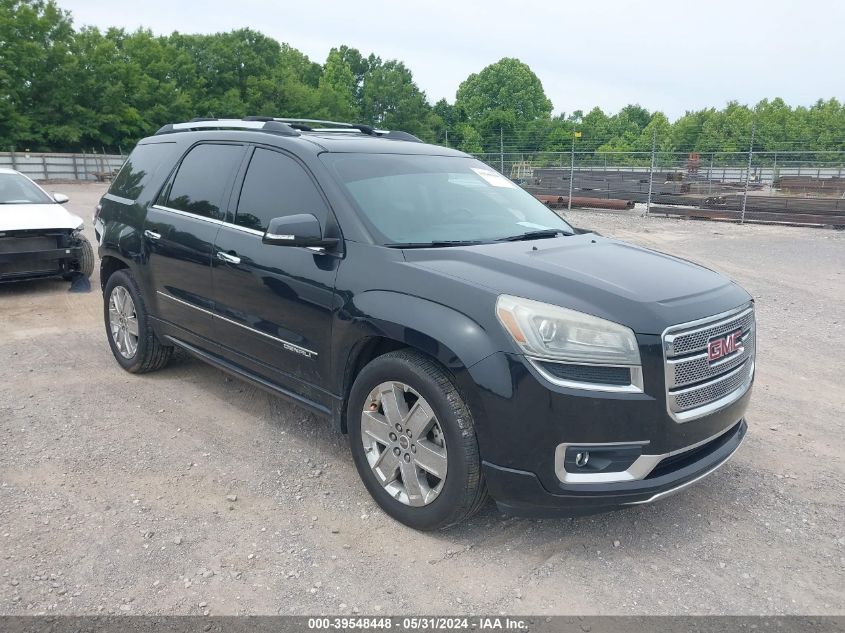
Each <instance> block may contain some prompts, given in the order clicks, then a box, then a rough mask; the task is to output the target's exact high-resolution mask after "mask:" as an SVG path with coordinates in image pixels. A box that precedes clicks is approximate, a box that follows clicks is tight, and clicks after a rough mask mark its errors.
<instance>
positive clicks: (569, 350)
mask: <svg viewBox="0 0 845 633" xmlns="http://www.w3.org/2000/svg"><path fill="white" fill-rule="evenodd" d="M496 316H497V317H498V318H499V322H501V324H502V325H503V326H504V328H505V330H507V331H508V333H509V334H510V335H511V337H512V338H513V340H514V341H515V342H516V344H517V345H519V347H520V348H521V349H522V351H524V352H525V353H526V354H527V355H529V356H534V357H538V358H545V359H549V360H563V361H568V362H571V363H584V364H601V365H639V364H640V352H639V348H638V347H637V339H636V337H635V336H634V332H633V331H632V330H631V329H630V328H627V327H625V326H624V325H619V324H618V323H613V322H612V321H606V320H604V319H600V318H598V317H594V316H591V315H589V314H584V313H583V312H576V311H575V310H568V309H566V308H561V307H559V306H555V305H550V304H548V303H541V302H539V301H531V300H530V299H522V298H520V297H512V296H510V295H501V296H499V299H498V301H497V302H496Z"/></svg>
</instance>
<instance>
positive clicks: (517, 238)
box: [496, 229, 572, 242]
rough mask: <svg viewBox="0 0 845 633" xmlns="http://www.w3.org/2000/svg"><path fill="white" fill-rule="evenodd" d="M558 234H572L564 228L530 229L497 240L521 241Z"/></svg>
mask: <svg viewBox="0 0 845 633" xmlns="http://www.w3.org/2000/svg"><path fill="white" fill-rule="evenodd" d="M558 235H572V233H568V232H566V231H564V230H563V229H542V230H540V231H528V233H522V234H521V235H511V236H510V237H503V238H501V239H499V240H496V241H497V242H521V241H523V240H541V239H543V238H546V237H557V236H558Z"/></svg>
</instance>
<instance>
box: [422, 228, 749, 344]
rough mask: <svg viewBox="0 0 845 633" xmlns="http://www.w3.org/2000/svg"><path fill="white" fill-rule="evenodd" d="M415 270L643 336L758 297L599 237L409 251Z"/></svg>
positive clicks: (689, 266)
mask: <svg viewBox="0 0 845 633" xmlns="http://www.w3.org/2000/svg"><path fill="white" fill-rule="evenodd" d="M405 258H406V261H407V262H408V263H409V264H410V265H413V266H415V267H418V268H423V269H428V270H430V271H434V272H437V273H439V274H443V275H447V276H450V277H457V278H460V279H464V280H466V281H468V282H470V283H473V284H476V285H479V286H484V287H487V288H489V289H490V290H492V291H493V292H495V293H496V294H497V295H498V294H510V295H515V296H518V297H525V298H528V299H534V300H536V301H545V302H547V303H552V304H555V305H559V306H563V307H566V308H571V309H573V310H579V311H581V312H586V313H587V314H592V315H595V316H598V317H601V318H605V319H608V320H611V321H615V322H617V323H622V324H624V325H627V326H628V327H630V328H632V329H633V330H634V331H635V332H639V333H641V334H660V333H661V332H662V331H663V330H664V329H665V328H666V327H668V326H670V325H676V324H678V323H684V322H687V321H692V320H695V319H699V318H702V317H706V316H710V315H713V314H718V313H720V312H724V311H726V310H730V309H732V308H735V307H737V306H739V305H742V304H744V303H747V302H748V301H750V300H751V297H750V296H749V294H748V293H747V292H745V291H744V290H743V289H742V288H740V287H739V286H737V285H736V284H735V283H733V282H732V281H731V280H729V279H727V278H726V277H724V276H722V275H720V274H719V273H716V272H714V271H712V270H710V269H708V268H704V267H703V266H699V265H697V264H693V263H691V262H688V261H686V260H683V259H679V258H677V257H672V256H670V255H665V254H663V253H658V252H656V251H652V250H649V249H646V248H641V247H638V246H633V245H631V244H626V243H625V242H620V241H617V240H612V239H608V238H605V237H600V236H598V235H594V234H589V233H588V234H584V235H574V236H568V237H557V238H553V239H540V240H532V241H524V242H503V243H497V244H484V245H479V246H467V247H454V248H440V249H419V250H412V249H408V250H406V251H405Z"/></svg>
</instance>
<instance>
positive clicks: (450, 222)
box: [322, 153, 574, 245]
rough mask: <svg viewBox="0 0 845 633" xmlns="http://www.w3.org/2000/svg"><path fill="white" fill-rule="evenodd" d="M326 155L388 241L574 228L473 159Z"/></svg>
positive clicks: (477, 238) (488, 238) (486, 238)
mask: <svg viewBox="0 0 845 633" xmlns="http://www.w3.org/2000/svg"><path fill="white" fill-rule="evenodd" d="M322 157H323V160H324V161H325V163H326V164H327V165H328V166H329V169H330V170H331V171H332V172H333V173H334V175H335V177H336V178H337V179H338V181H339V182H340V183H341V184H342V185H343V187H344V189H345V190H346V191H347V192H348V194H349V196H350V198H351V199H352V201H353V202H354V203H355V205H356V206H357V207H358V209H359V210H360V212H361V214H362V216H363V217H364V219H365V220H366V221H367V224H368V225H369V226H370V228H371V230H372V231H373V232H374V233H375V237H376V238H377V239H379V240H381V242H382V243H383V244H388V245H403V244H427V243H433V242H438V243H441V244H439V245H446V244H442V243H444V242H446V243H449V242H458V243H461V242H492V241H496V240H501V239H507V238H514V237H517V236H522V235H525V234H526V233H532V232H536V231H544V230H546V231H549V229H556V230H559V231H562V232H564V233H567V234H571V233H574V231H573V230H572V228H571V227H570V226H569V225H568V224H567V223H566V222H564V221H563V220H562V219H561V218H560V217H559V216H558V215H557V214H555V213H554V212H553V211H551V210H550V209H548V208H547V207H546V206H545V205H543V204H542V203H541V202H539V201H538V200H536V199H535V198H534V197H533V196H531V195H530V194H528V193H527V192H525V191H523V190H522V189H520V188H519V187H518V186H517V185H515V184H514V183H513V182H511V181H510V180H508V179H507V178H505V177H504V176H502V175H501V174H499V173H498V172H497V171H495V170H494V169H492V168H491V167H488V166H487V165H485V164H484V163H482V162H479V161H477V160H475V159H472V158H461V157H451V156H420V155H400V154H339V153H338V154H323V155H322ZM549 233H550V234H551V236H554V231H549Z"/></svg>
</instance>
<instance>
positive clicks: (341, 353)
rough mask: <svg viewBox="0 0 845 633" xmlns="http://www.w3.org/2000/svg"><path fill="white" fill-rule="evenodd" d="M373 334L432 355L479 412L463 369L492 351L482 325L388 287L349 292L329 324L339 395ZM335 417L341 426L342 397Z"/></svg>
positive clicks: (480, 410) (494, 348)
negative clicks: (333, 340)
mask: <svg viewBox="0 0 845 633" xmlns="http://www.w3.org/2000/svg"><path fill="white" fill-rule="evenodd" d="M373 337H381V338H385V339H389V340H391V341H395V342H396V343H399V344H400V345H403V346H408V347H412V348H414V349H417V350H419V351H420V352H422V353H424V354H427V355H429V356H431V357H433V358H435V359H437V360H438V361H439V362H440V363H441V364H442V365H444V366H445V367H446V368H448V369H449V371H450V372H451V373H452V375H453V376H454V378H455V380H456V382H457V384H458V388H459V389H460V390H461V392H462V394H463V396H464V398H465V400H466V401H467V404H469V406H470V409H471V410H473V412H474V413H475V414H476V416H478V417H480V418H483V415H484V411H483V406H482V403H481V400H480V398H479V397H478V393H477V389H476V388H475V382H474V381H473V379H472V377H471V376H470V372H469V368H470V367H472V366H473V365H475V364H477V363H478V362H479V361H482V360H484V359H485V358H487V357H489V356H490V355H492V354H494V353H496V352H497V351H498V349H497V346H496V344H495V343H494V341H493V340H491V338H490V336H489V335H488V333H487V332H486V331H485V330H484V328H483V327H482V326H481V325H480V324H479V323H477V322H476V321H474V320H473V319H472V318H470V317H469V316H467V315H466V314H464V313H462V312H460V311H458V310H456V309H454V308H452V307H449V306H446V305H443V304H441V303H437V302H435V301H430V300H427V299H421V298H419V297H415V296H412V295H408V294H404V293H401V292H394V291H389V290H372V291H365V292H363V293H360V294H357V295H355V297H354V299H352V300H351V301H350V302H349V303H348V304H347V305H345V306H344V307H343V308H342V309H341V310H340V312H339V314H338V320H337V322H336V324H335V328H334V339H335V346H334V354H335V357H334V363H333V367H335V368H336V369H337V371H336V372H335V375H336V380H337V383H336V389H337V393H339V394H343V395H344V396H345V394H346V392H347V389H348V387H349V386H350V384H351V381H352V380H354V376H353V375H351V370H352V369H354V365H355V363H356V362H357V359H358V352H360V351H361V349H362V348H364V347H366V342H367V341H369V340H372V338H373ZM344 401H345V398H343V397H342V398H341V399H339V400H338V405H339V407H340V408H339V410H338V411H336V412H335V420H336V423H337V424H338V425H339V428H341V429H343V428H344V426H343V418H344V417H345V416H344V412H343V409H342V407H343V402H344Z"/></svg>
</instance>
